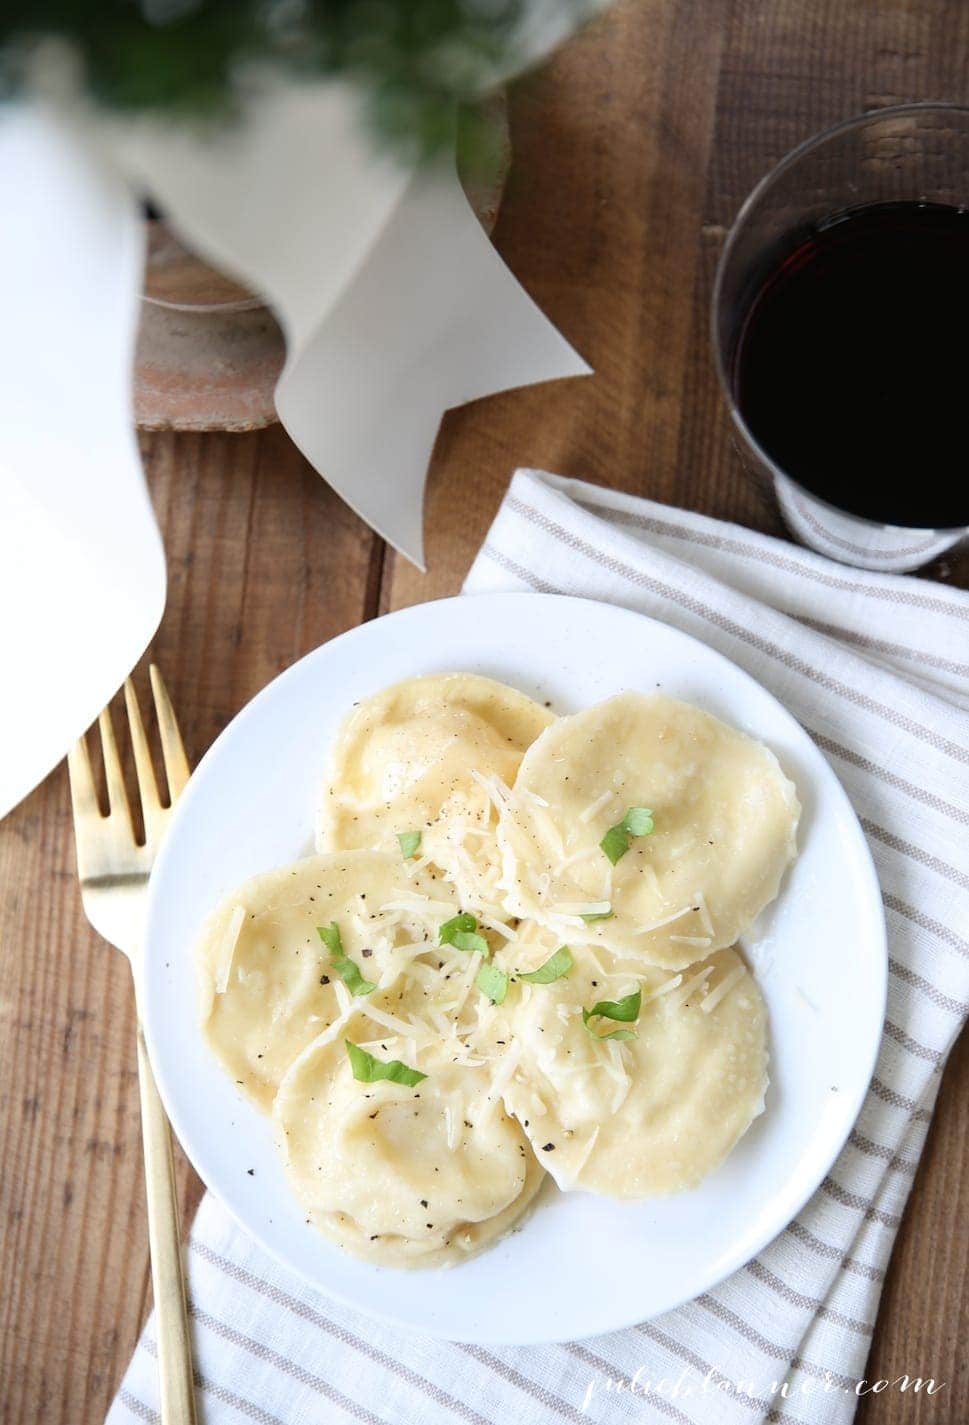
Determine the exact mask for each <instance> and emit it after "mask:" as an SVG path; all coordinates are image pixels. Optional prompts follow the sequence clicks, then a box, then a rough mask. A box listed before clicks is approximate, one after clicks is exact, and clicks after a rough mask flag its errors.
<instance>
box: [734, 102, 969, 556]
mask: <svg viewBox="0 0 969 1425" xmlns="http://www.w3.org/2000/svg"><path fill="white" fill-rule="evenodd" d="M932 112H936V113H942V114H962V115H964V116H965V117H966V118H967V119H969V104H956V103H950V102H948V101H946V100H944V99H924V100H923V99H920V100H915V101H913V102H911V103H907V104H890V105H889V106H888V107H887V108H884V109H866V110H865V111H864V112H863V113H861V114H852V115H850V116H849V117H848V118H847V119H839V120H838V122H837V123H836V124H831V125H829V126H828V128H826V129H821V130H819V131H818V132H817V133H814V134H809V135H808V137H807V138H806V139H802V140H801V142H800V143H798V144H795V145H794V147H793V148H790V149H788V150H787V152H786V153H785V154H783V155H782V156H781V157H780V158H779V159H778V160H777V162H776V163H775V164H773V165H772V166H771V167H770V168H769V169H768V170H767V172H766V173H765V174H763V176H762V177H761V178H759V179H758V180H757V182H756V183H755V184H754V186H753V188H751V190H750V192H749V193H748V194H747V196H746V198H745V199H744V201H743V202H742V203H741V205H740V207H739V208H738V209H737V211H736V213H735V214H734V218H733V222H732V223H731V224H730V229H729V231H728V233H727V240H726V242H725V243H724V245H723V251H722V252H721V254H720V257H719V259H718V260H717V270H716V273H715V274H714V278H713V292H712V295H711V300H710V340H711V345H712V346H713V360H714V364H715V366H716V370H717V379H718V381H719V383H720V390H721V391H722V393H723V398H724V400H725V402H726V405H727V410H728V412H729V414H730V418H731V420H732V421H733V423H734V425H735V426H736V427H737V428H738V430H739V431H740V433H741V435H742V436H743V438H744V439H745V440H746V441H747V443H748V445H749V446H750V447H751V449H752V450H753V451H754V452H755V453H756V454H757V456H758V458H759V459H760V460H762V461H763V463H764V465H765V466H766V467H767V469H768V470H770V471H771V472H772V474H774V475H781V476H783V477H784V479H786V480H791V481H792V482H793V483H794V484H795V485H796V486H797V487H798V489H802V488H803V487H802V485H801V483H800V481H798V480H795V479H794V476H793V475H789V474H788V472H787V471H786V470H784V469H782V468H781V466H780V465H778V464H777V462H776V460H774V459H773V457H772V456H770V455H769V454H768V453H767V451H766V450H765V449H764V447H763V446H762V445H761V444H760V442H759V441H758V440H757V438H756V436H755V435H754V433H753V431H752V430H751V429H750V426H749V425H748V424H747V422H746V421H745V420H744V417H743V413H742V412H741V410H740V407H739V406H738V404H737V402H736V400H735V399H734V394H733V390H732V388H731V384H730V377H729V373H728V372H727V369H726V365H725V363H724V359H723V353H722V352H721V349H720V332H719V320H718V318H719V314H720V298H721V291H722V288H723V280H724V274H725V272H726V270H727V263H728V262H729V260H730V257H731V255H732V253H733V249H734V246H735V245H736V243H737V241H738V238H739V235H740V231H741V229H742V228H743V225H744V222H745V221H746V218H747V216H748V214H749V213H750V211H751V210H752V209H753V207H754V206H755V204H756V203H757V202H758V200H759V199H760V198H761V196H762V195H763V194H764V193H765V192H766V191H767V189H768V188H770V186H771V185H772V184H773V183H775V182H776V180H777V179H778V178H780V177H781V175H782V174H784V173H786V172H787V171H788V169H790V168H793V166H794V165H795V164H796V163H797V162H798V161H799V160H800V159H802V158H803V157H804V156H805V155H806V154H808V153H810V152H811V151H812V149H815V148H820V147H821V145H822V144H824V143H827V142H828V141H829V140H830V139H833V138H837V137H838V135H839V134H843V133H847V132H849V131H850V130H851V129H857V128H861V126H862V125H863V124H868V123H872V122H873V121H875V120H878V119H894V118H902V117H904V116H905V115H910V114H926V113H932ZM808 493H810V492H808ZM811 498H812V499H815V500H820V502H821V503H822V504H828V503H829V502H828V501H826V500H823V499H821V497H820V496H818V495H815V494H813V493H812V494H811ZM829 508H830V509H832V510H833V511H834V512H835V513H836V514H843V513H844V511H843V510H838V508H837V506H835V505H829ZM872 523H875V524H877V523H879V521H877V520H876V521H872ZM913 527H914V526H913ZM963 528H964V526H962V525H954V526H952V527H951V529H942V528H939V531H938V532H939V533H940V534H946V533H955V532H956V531H957V530H961V529H963Z"/></svg>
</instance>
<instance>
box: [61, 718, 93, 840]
mask: <svg viewBox="0 0 969 1425" xmlns="http://www.w3.org/2000/svg"><path fill="white" fill-rule="evenodd" d="M67 771H68V776H69V778H70V783H71V806H72V808H73V810H74V827H75V832H76V834H77V835H78V839H80V832H79V830H78V828H79V827H80V825H81V823H82V822H84V821H86V820H87V818H88V817H89V816H98V817H100V815H101V808H100V807H99V806H98V794H97V791H96V790H95V787H94V773H93V772H92V770H91V756H90V753H89V752H88V750H87V739H86V738H85V737H83V736H82V737H79V738H78V739H77V741H76V742H75V744H74V746H73V747H72V748H71V750H70V751H69V752H68V754H67Z"/></svg>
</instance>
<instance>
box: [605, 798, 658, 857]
mask: <svg viewBox="0 0 969 1425" xmlns="http://www.w3.org/2000/svg"><path fill="white" fill-rule="evenodd" d="M653 824H654V823H653V813H652V812H651V811H650V809H649V807H630V808H629V810H628V811H627V812H626V815H625V816H624V817H623V819H622V821H620V822H617V823H616V825H615V826H610V828H609V830H608V831H607V832H606V834H605V836H604V837H603V838H602V840H601V841H600V842H599V846H600V848H601V849H602V850H603V851H604V852H605V853H606V855H607V856H608V857H609V860H610V861H611V862H612V864H613V865H614V866H615V864H616V862H617V861H621V860H622V858H623V857H624V856H625V854H626V852H627V851H628V850H629V842H630V839H631V838H632V837H633V836H648V835H649V833H650V832H651V831H652V830H653Z"/></svg>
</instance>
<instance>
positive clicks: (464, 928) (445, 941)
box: [437, 910, 489, 958]
mask: <svg viewBox="0 0 969 1425" xmlns="http://www.w3.org/2000/svg"><path fill="white" fill-rule="evenodd" d="M477 931H478V922H477V920H476V919H475V917H474V916H473V915H472V914H471V913H470V911H466V910H463V911H461V913H460V914H459V915H455V916H452V917H451V919H450V920H446V921H445V922H444V924H443V925H442V926H440V927H439V929H438V932H437V943H438V944H439V945H453V946H454V948H455V950H467V951H469V952H470V951H475V950H476V951H477V952H478V954H479V955H484V956H485V957H486V958H487V956H488V954H489V951H488V942H487V940H486V939H485V938H484V936H483V935H479V934H478V933H477Z"/></svg>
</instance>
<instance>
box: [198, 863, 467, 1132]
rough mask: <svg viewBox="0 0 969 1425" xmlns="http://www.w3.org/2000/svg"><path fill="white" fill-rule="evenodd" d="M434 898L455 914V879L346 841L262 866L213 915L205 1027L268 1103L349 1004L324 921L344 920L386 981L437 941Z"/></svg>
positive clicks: (231, 1069)
mask: <svg viewBox="0 0 969 1425" xmlns="http://www.w3.org/2000/svg"><path fill="white" fill-rule="evenodd" d="M442 897H443V898H444V899H443V900H442V899H441V898H442ZM429 903H430V904H434V905H438V904H439V905H440V909H439V911H438V919H444V918H446V917H447V915H449V914H453V913H454V907H453V906H452V905H451V902H450V898H449V896H448V892H447V890H446V888H444V887H441V886H438V885H436V884H434V883H433V882H431V881H430V880H429V879H428V878H427V877H422V876H417V877H415V876H413V875H409V874H408V872H407V870H406V869H405V867H404V865H403V864H402V862H401V859H400V856H399V855H397V856H391V855H386V854H384V853H383V852H378V851H344V852H339V853H336V854H331V855H324V856H310V857H308V858H307V859H306V860H303V861H297V862H296V864H295V865H293V866H287V867H284V868H282V869H281V870H277V871H268V872H266V873H265V874H263V875H260V876H254V877H253V878H252V879H251V880H249V881H246V882H245V884H244V885H242V886H240V887H239V888H238V889H237V890H235V891H233V892H232V893H231V895H229V896H227V897H226V898H225V900H224V901H223V902H222V903H221V905H220V906H219V907H218V908H217V909H216V910H215V911H213V913H212V914H211V915H210V916H209V917H208V919H207V921H206V923H205V925H204V927H203V930H202V933H201V936H200V938H199V942H198V946H197V950H196V965H197V973H198V984H199V1005H200V1016H201V1021H202V1026H203V1029H204V1032H205V1036H206V1039H207V1040H208V1043H209V1046H210V1047H211V1049H212V1050H213V1052H214V1053H215V1055H216V1056H217V1058H218V1059H219V1060H220V1061H221V1063H222V1064H223V1065H224V1067H225V1069H226V1070H227V1072H228V1073H229V1074H230V1075H231V1076H232V1078H233V1079H234V1080H235V1081H236V1083H238V1084H239V1085H240V1087H241V1088H243V1089H244V1090H245V1092H246V1093H247V1094H248V1096H249V1097H250V1098H252V1099H254V1100H255V1102H256V1103H257V1104H258V1105H259V1106H260V1107H261V1108H263V1109H268V1108H269V1106H270V1104H271V1102H272V1098H273V1095H274V1094H275V1092H276V1089H277V1088H278V1086H279V1082H280V1080H281V1079H282V1077H283V1075H284V1074H285V1072H286V1070H287V1069H288V1068H289V1066H290V1064H291V1063H292V1061H293V1060H294V1059H295V1058H296V1056H297V1055H298V1054H299V1053H300V1051H301V1050H302V1049H304V1048H305V1047H306V1045H307V1044H309V1043H310V1042H311V1040H313V1039H315V1038H316V1037H317V1036H318V1035H319V1034H320V1033H321V1032H322V1031H323V1030H324V1029H326V1028H327V1027H328V1026H329V1025H330V1024H332V1023H333V1022H334V1020H336V1019H337V1017H338V1015H340V1014H341V1012H343V1011H344V1010H345V1009H346V1008H347V1007H348V1005H349V1004H350V1000H351V996H350V993H349V991H348V990H347V989H346V988H345V986H344V985H343V984H342V982H341V980H340V978H339V975H338V974H337V973H336V971H335V969H334V968H333V964H332V958H333V957H332V954H331V952H330V951H329V950H328V949H327V947H326V945H324V944H323V943H322V941H321V939H320V936H319V934H318V933H317V927H318V926H326V925H329V924H330V923H331V922H334V921H335V922H336V924H337V926H338V928H339V932H340V936H341V940H342V945H343V951H344V954H345V955H346V957H347V958H348V959H350V960H352V961H353V962H354V964H355V965H357V967H358V968H359V970H360V972H361V974H362V976H363V977H364V978H365V979H367V980H368V981H370V982H373V983H378V982H379V983H380V984H381V985H382V986H383V985H386V984H388V983H392V982H393V981H394V980H395V978H396V977H397V975H399V973H400V971H401V968H402V966H403V965H404V964H406V962H407V960H408V959H409V958H410V957H412V956H413V955H414V954H415V953H420V951H421V950H423V949H424V948H425V947H426V946H428V945H430V943H431V941H430V935H429V930H428V914H427V908H428V904H429Z"/></svg>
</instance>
